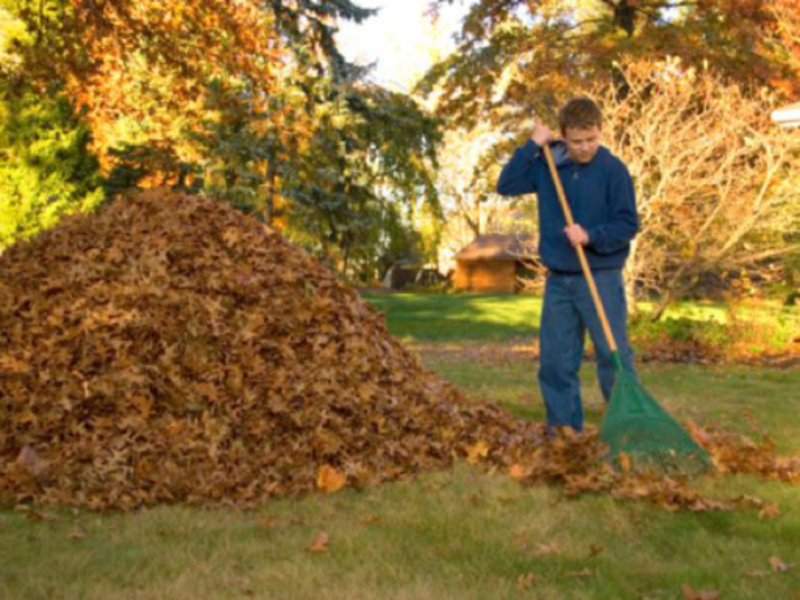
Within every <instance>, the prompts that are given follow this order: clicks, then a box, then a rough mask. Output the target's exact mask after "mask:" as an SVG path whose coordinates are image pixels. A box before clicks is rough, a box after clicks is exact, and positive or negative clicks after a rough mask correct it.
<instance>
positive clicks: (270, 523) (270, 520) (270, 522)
mask: <svg viewBox="0 0 800 600" xmlns="http://www.w3.org/2000/svg"><path fill="white" fill-rule="evenodd" d="M278 523H279V520H278V518H277V517H273V516H270V515H267V516H265V517H263V518H262V519H261V520H260V521H259V522H258V524H259V525H260V526H261V527H263V528H264V529H272V528H273V527H275V526H276V525H277V524H278Z"/></svg>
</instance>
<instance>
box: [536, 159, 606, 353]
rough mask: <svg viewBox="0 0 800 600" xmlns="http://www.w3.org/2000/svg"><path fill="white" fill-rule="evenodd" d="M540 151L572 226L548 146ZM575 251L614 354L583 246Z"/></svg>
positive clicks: (565, 198) (570, 216)
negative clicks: (542, 151) (542, 153)
mask: <svg viewBox="0 0 800 600" xmlns="http://www.w3.org/2000/svg"><path fill="white" fill-rule="evenodd" d="M542 149H543V150H544V158H545V160H547V166H548V167H549V169H550V176H551V177H552V178H553V183H554V184H555V186H556V192H557V193H558V201H559V202H560V203H561V208H562V210H563V211H564V217H565V218H566V220H567V225H574V224H575V221H573V220H572V211H571V210H570V208H569V204H567V197H566V196H565V195H564V188H563V187H562V185H561V178H560V177H559V176H558V170H557V169H556V163H555V162H554V161H553V153H552V152H551V151H550V144H549V143H546V144H545V145H544V147H543V148H542ZM575 250H576V251H577V252H578V259H579V260H580V261H581V269H583V275H584V276H585V277H586V283H588V284H589V291H590V292H591V294H592V300H594V305H595V307H596V308H597V315H598V316H599V317H600V323H601V324H602V325H603V332H604V333H605V334H606V341H607V342H608V347H609V348H610V349H611V351H612V352H616V351H617V342H616V341H615V340H614V334H613V333H612V332H611V326H610V325H609V324H608V317H606V311H605V309H604V308H603V302H602V300H600V294H598V293H597V286H596V285H595V283H594V276H593V275H592V270H591V269H590V268H589V261H587V260H586V253H585V252H584V251H583V246H581V245H580V244H578V245H577V246H575Z"/></svg>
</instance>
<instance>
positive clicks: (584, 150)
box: [558, 97, 603, 164]
mask: <svg viewBox="0 0 800 600" xmlns="http://www.w3.org/2000/svg"><path fill="white" fill-rule="evenodd" d="M558 121H559V126H560V127H561V135H562V136H564V141H565V142H566V144H567V150H568V151H569V154H570V156H571V157H572V160H574V161H575V162H578V163H582V164H586V163H589V162H591V160H592V159H593V158H594V155H595V154H597V150H598V148H599V147H600V133H601V131H602V129H603V114H602V113H601V112H600V108H599V107H598V106H597V104H595V103H594V101H593V100H591V99H589V98H585V97H580V98H573V99H572V100H570V101H569V102H567V103H566V104H565V105H564V108H562V109H561V113H560V114H559V118H558Z"/></svg>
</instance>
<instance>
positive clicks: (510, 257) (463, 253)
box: [455, 233, 536, 261]
mask: <svg viewBox="0 0 800 600" xmlns="http://www.w3.org/2000/svg"><path fill="white" fill-rule="evenodd" d="M531 239H532V238H531V236H530V235H504V234H499V233H493V234H489V235H480V236H478V237H476V238H475V239H474V240H473V241H472V242H471V243H469V244H467V245H466V246H464V248H462V249H461V250H460V251H459V252H458V254H456V256H455V258H456V260H464V261H473V260H505V261H514V260H524V259H529V258H533V257H534V256H535V255H536V254H535V252H534V250H533V248H532V247H531Z"/></svg>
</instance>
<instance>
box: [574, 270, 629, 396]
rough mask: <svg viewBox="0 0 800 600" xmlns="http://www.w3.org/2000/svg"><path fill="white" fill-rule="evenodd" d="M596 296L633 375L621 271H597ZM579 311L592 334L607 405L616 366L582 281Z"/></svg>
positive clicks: (625, 363)
mask: <svg viewBox="0 0 800 600" xmlns="http://www.w3.org/2000/svg"><path fill="white" fill-rule="evenodd" d="M593 275H594V280H595V284H596V285H597V293H598V294H600V299H601V300H602V302H603V308H605V311H606V316H607V317H608V323H609V326H610V327H611V332H612V333H613V334H614V341H616V343H617V349H618V351H619V357H620V359H621V360H622V364H623V366H624V367H625V368H626V369H627V370H628V371H630V372H631V373H634V370H633V351H632V350H631V346H630V343H629V342H628V307H627V303H626V300H625V283H624V281H623V277H622V271H621V270H616V269H614V270H608V271H597V272H596V273H593ZM577 306H578V310H579V311H580V313H581V315H582V316H583V319H584V322H585V323H586V327H587V329H588V330H589V335H590V336H591V338H592V344H593V345H594V351H595V354H596V355H597V379H598V381H599V382H600V389H601V390H602V392H603V397H604V398H605V399H606V402H608V400H609V399H610V398H611V390H612V389H613V387H614V364H613V362H612V361H611V350H610V348H609V346H608V342H607V341H606V336H605V333H604V332H603V326H602V325H601V323H600V318H599V317H598V316H597V309H596V308H595V306H594V302H593V301H592V296H591V292H590V291H589V285H588V284H587V283H586V280H585V279H581V286H580V293H579V294H578V300H577Z"/></svg>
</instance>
